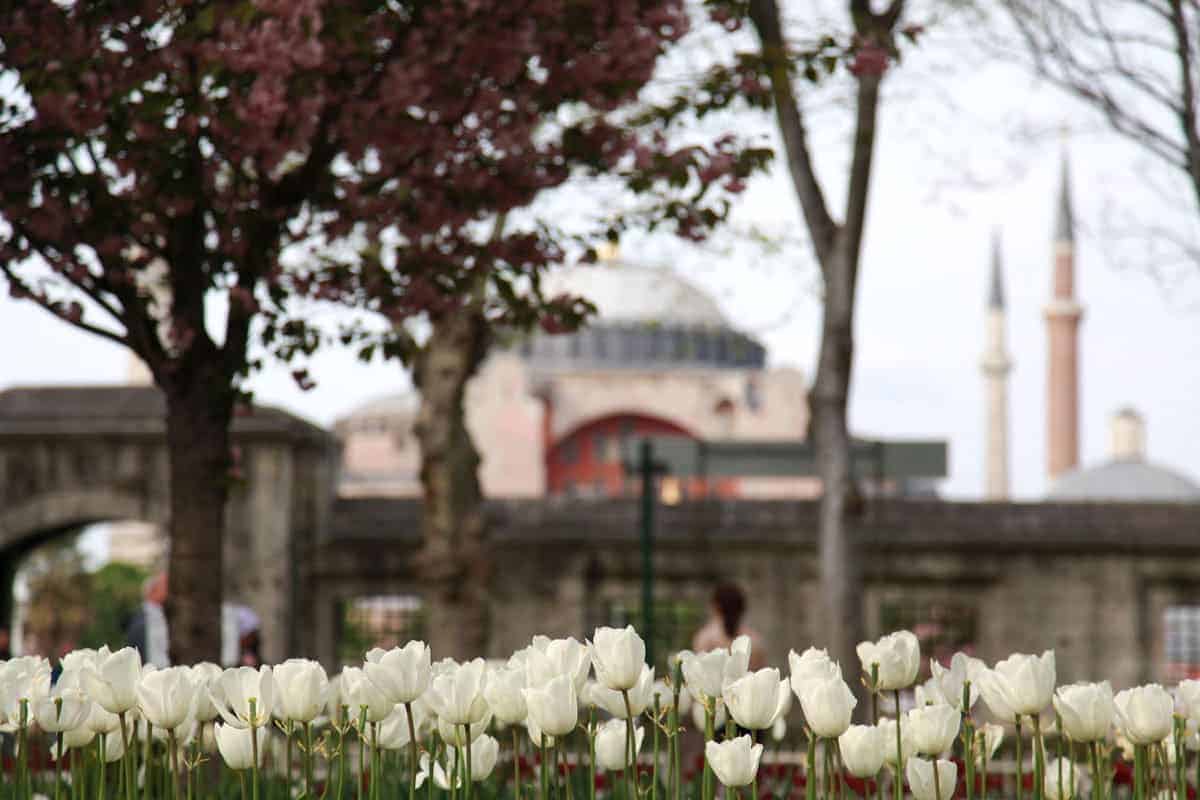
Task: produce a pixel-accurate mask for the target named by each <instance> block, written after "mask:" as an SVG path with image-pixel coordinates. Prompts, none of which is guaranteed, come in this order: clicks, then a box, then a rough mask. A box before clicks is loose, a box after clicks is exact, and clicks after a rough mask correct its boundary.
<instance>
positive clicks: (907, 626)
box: [879, 597, 978, 677]
mask: <svg viewBox="0 0 1200 800" xmlns="http://www.w3.org/2000/svg"><path fill="white" fill-rule="evenodd" d="M977 616H978V612H977V609H976V608H975V606H974V605H972V604H971V603H969V602H962V601H956V600H954V599H952V598H946V597H942V598H920V597H905V598H896V599H892V600H888V601H885V602H884V603H883V604H882V605H881V606H880V609H879V624H880V627H881V628H882V631H881V632H882V633H891V632H892V631H898V630H909V631H912V632H913V633H914V634H916V636H917V639H919V640H920V642H921V656H922V658H921V674H922V676H926V677H927V673H928V672H929V658H934V659H936V660H937V661H938V662H939V663H942V664H949V663H950V658H951V657H952V656H953V655H954V654H955V653H957V652H959V651H962V652H965V653H968V654H970V653H972V652H974V650H975V639H976V631H977Z"/></svg>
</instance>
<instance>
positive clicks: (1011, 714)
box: [979, 669, 1017, 725]
mask: <svg viewBox="0 0 1200 800" xmlns="http://www.w3.org/2000/svg"><path fill="white" fill-rule="evenodd" d="M979 696H980V697H982V698H983V703H984V705H986V706H987V707H988V711H991V712H992V716H993V717H995V718H996V719H998V720H1000V721H1001V722H1007V723H1009V724H1010V725H1011V724H1012V723H1013V722H1015V721H1016V717H1017V714H1016V712H1015V711H1014V710H1013V707H1012V704H1011V703H1010V702H1009V692H1008V688H1007V686H1006V685H1005V682H1004V680H1003V679H1001V678H1000V677H999V676H997V675H996V674H995V673H993V672H992V671H991V670H990V669H989V670H986V671H985V672H983V674H981V675H980V676H979Z"/></svg>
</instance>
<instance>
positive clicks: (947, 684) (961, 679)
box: [927, 653, 987, 711]
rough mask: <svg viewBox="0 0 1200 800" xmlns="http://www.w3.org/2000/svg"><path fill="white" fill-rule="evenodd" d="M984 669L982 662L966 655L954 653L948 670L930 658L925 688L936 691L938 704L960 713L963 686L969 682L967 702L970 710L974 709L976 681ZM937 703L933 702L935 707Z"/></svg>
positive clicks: (977, 690)
mask: <svg viewBox="0 0 1200 800" xmlns="http://www.w3.org/2000/svg"><path fill="white" fill-rule="evenodd" d="M986 669H987V666H986V665H985V664H984V663H983V662H982V661H980V660H979V659H978V658H972V657H971V656H968V655H967V654H966V653H955V654H954V656H953V657H952V658H951V659H950V668H949V669H947V668H946V667H943V666H942V665H941V664H939V663H938V661H937V659H933V658H931V659H929V672H930V675H931V677H930V679H929V682H928V684H927V687H928V689H933V690H936V693H937V696H938V698H940V702H942V703H946V704H947V705H951V706H954V707H955V708H957V709H958V710H959V711H962V710H963V707H962V694H963V686H965V685H966V684H967V683H968V682H970V684H971V688H970V690H969V692H968V697H967V702H968V703H969V704H970V708H974V707H975V701H977V700H978V699H979V681H978V680H976V679H977V678H978V677H979V676H980V675H982V674H983V671H984V670H986ZM928 689H927V690H928ZM937 702H938V700H935V701H934V704H935V705H936V704H937Z"/></svg>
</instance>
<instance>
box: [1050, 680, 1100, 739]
mask: <svg viewBox="0 0 1200 800" xmlns="http://www.w3.org/2000/svg"><path fill="white" fill-rule="evenodd" d="M1054 710H1055V711H1057V712H1058V714H1059V716H1060V717H1061V718H1062V723H1063V730H1064V731H1065V732H1066V734H1067V736H1070V737H1071V739H1073V740H1074V741H1076V742H1095V741H1099V740H1101V739H1104V738H1105V737H1107V736H1108V729H1109V728H1110V727H1112V721H1113V713H1114V706H1113V690H1112V685H1111V684H1109V682H1108V681H1104V682H1102V683H1073V684H1071V685H1069V686H1060V687H1059V688H1058V691H1056V692H1055V693H1054Z"/></svg>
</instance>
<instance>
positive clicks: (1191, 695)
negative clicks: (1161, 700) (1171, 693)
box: [1175, 680, 1200, 721]
mask: <svg viewBox="0 0 1200 800" xmlns="http://www.w3.org/2000/svg"><path fill="white" fill-rule="evenodd" d="M1175 713H1176V714H1177V715H1178V716H1181V717H1186V718H1188V719H1191V720H1197V721H1200V681H1197V680H1186V681H1180V682H1179V685H1178V686H1176V687H1175Z"/></svg>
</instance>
